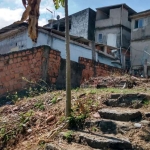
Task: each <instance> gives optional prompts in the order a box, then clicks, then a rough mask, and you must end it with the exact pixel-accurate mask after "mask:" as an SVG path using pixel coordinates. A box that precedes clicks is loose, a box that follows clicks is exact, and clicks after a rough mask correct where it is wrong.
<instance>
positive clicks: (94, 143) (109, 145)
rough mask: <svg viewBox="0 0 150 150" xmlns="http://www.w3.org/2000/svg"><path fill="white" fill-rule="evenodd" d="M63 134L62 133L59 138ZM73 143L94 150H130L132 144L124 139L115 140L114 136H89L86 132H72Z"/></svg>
mask: <svg viewBox="0 0 150 150" xmlns="http://www.w3.org/2000/svg"><path fill="white" fill-rule="evenodd" d="M64 134H65V133H64V132H62V133H61V136H63V135H64ZM73 137H74V139H73V142H76V143H81V144H83V145H88V146H90V147H92V148H95V149H102V150H108V149H112V150H115V149H117V150H118V149H119V150H125V149H128V150H132V144H131V143H130V141H129V140H128V139H126V138H116V137H114V136H108V135H107V136H106V135H97V134H89V133H87V132H74V134H73Z"/></svg>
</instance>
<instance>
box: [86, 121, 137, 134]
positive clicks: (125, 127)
mask: <svg viewBox="0 0 150 150" xmlns="http://www.w3.org/2000/svg"><path fill="white" fill-rule="evenodd" d="M85 127H86V128H88V129H90V130H91V129H93V128H92V127H96V129H98V130H99V131H98V130H96V132H97V131H98V132H101V133H103V134H118V133H121V134H125V133H126V132H127V131H130V130H131V129H135V126H134V123H132V122H122V121H114V120H110V119H101V120H90V121H86V122H85Z"/></svg>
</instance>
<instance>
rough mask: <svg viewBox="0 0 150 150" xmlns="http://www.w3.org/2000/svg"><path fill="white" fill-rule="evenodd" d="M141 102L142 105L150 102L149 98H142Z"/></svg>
mask: <svg viewBox="0 0 150 150" xmlns="http://www.w3.org/2000/svg"><path fill="white" fill-rule="evenodd" d="M142 103H143V104H144V105H149V104H150V100H148V99H144V100H143V101H142Z"/></svg>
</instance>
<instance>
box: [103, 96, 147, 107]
mask: <svg viewBox="0 0 150 150" xmlns="http://www.w3.org/2000/svg"><path fill="white" fill-rule="evenodd" d="M147 97H148V96H147V95H145V94H112V95H111V96H110V98H109V99H107V100H106V101H105V102H104V104H106V105H107V106H112V107H131V108H135V109H138V108H141V107H142V106H143V104H142V103H143V101H144V100H145V99H147Z"/></svg>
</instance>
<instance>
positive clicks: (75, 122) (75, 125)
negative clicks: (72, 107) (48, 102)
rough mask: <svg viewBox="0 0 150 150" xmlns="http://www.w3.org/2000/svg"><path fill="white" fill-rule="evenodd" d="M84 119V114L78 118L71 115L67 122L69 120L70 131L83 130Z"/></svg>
mask: <svg viewBox="0 0 150 150" xmlns="http://www.w3.org/2000/svg"><path fill="white" fill-rule="evenodd" d="M86 117H87V116H86V115H84V114H81V115H79V116H77V115H72V116H71V117H69V118H68V120H69V127H70V128H71V129H83V126H84V122H85V119H86Z"/></svg>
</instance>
